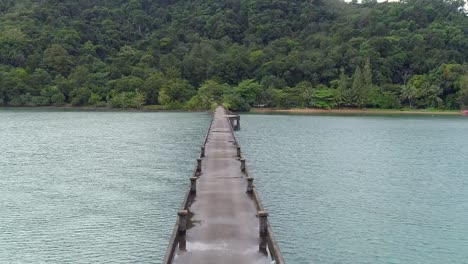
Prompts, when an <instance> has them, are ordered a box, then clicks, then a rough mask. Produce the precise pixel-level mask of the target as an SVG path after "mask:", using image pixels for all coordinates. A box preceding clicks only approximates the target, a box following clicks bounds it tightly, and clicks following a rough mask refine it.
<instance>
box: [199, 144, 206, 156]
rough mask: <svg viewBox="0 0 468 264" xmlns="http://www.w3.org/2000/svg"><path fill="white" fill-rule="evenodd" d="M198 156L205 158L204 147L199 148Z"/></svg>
mask: <svg viewBox="0 0 468 264" xmlns="http://www.w3.org/2000/svg"><path fill="white" fill-rule="evenodd" d="M200 156H201V157H202V158H204V157H205V146H202V147H201V154H200Z"/></svg>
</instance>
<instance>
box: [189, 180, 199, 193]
mask: <svg viewBox="0 0 468 264" xmlns="http://www.w3.org/2000/svg"><path fill="white" fill-rule="evenodd" d="M197 179H198V178H197V177H191V178H190V192H191V193H196V192H197Z"/></svg>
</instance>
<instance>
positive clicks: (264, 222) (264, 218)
mask: <svg viewBox="0 0 468 264" xmlns="http://www.w3.org/2000/svg"><path fill="white" fill-rule="evenodd" d="M258 218H259V219H258V220H259V224H260V236H261V237H265V236H267V234H268V213H267V212H266V211H259V212H258Z"/></svg>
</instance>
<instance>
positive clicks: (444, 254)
mask: <svg viewBox="0 0 468 264" xmlns="http://www.w3.org/2000/svg"><path fill="white" fill-rule="evenodd" d="M209 122H210V116H209V115H208V114H205V113H137V112H135V113H126V112H76V111H67V112H64V111H55V112H54V111H31V110H0V168H1V177H0V212H1V214H0V263H160V262H161V259H162V257H163V255H164V253H165V250H166V246H167V242H168V239H169V236H170V234H171V232H172V228H173V225H174V223H175V218H176V217H175V215H176V212H177V209H178V208H179V206H180V203H181V202H182V199H183V195H184V192H185V190H186V188H187V186H188V177H189V176H190V173H191V171H192V169H193V166H194V164H195V158H196V156H197V155H198V154H199V146H200V145H201V143H202V142H203V140H204V136H205V133H206V130H207V127H208V125H209ZM241 126H242V130H241V131H239V132H237V136H238V139H239V141H240V143H241V145H242V150H243V152H244V156H245V157H246V158H247V163H248V165H249V168H250V170H251V171H252V173H253V176H254V177H255V179H256V180H255V181H256V184H257V188H258V189H259V193H260V196H261V198H262V200H263V204H264V205H265V207H266V208H267V209H268V210H269V212H270V220H271V222H272V224H273V228H274V231H275V235H276V237H277V239H278V241H279V243H280V246H281V249H282V251H283V253H284V256H285V258H286V260H287V263H289V264H299V263H301V264H302V263H304V264H309V263H468V261H467V259H468V162H467V158H468V134H467V133H468V119H467V118H462V117H429V116H424V117H408V116H405V117H397V116H388V117H386V116H378V117H365V116H347V117H340V116H289V115H242V117H241Z"/></svg>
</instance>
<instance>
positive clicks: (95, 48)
mask: <svg viewBox="0 0 468 264" xmlns="http://www.w3.org/2000/svg"><path fill="white" fill-rule="evenodd" d="M464 4H465V3H464V1H460V0H455V1H452V0H401V1H400V2H387V3H377V2H376V1H375V0H374V1H373V0H363V1H362V3H360V4H359V3H356V2H351V3H345V2H343V1H340V0H308V1H304V0H179V1H175V0H125V1H124V0H80V1H76V0H73V1H72V0H40V1H33V0H2V1H0V104H3V105H12V106H22V105H24V106H44V105H64V104H71V105H74V106H84V105H90V106H111V107H124V108H126V107H135V108H138V107H141V106H143V105H157V106H155V107H156V108H163V109H175V108H190V109H207V108H210V107H211V106H212V105H213V104H214V103H215V102H218V103H221V102H222V103H224V104H225V105H227V106H229V107H230V108H231V109H233V110H246V109H249V108H250V107H253V106H267V107H281V108H291V107H318V108H337V107H355V108H363V107H373V108H401V107H410V108H439V109H459V108H463V107H467V106H468V63H467V61H468V60H467V59H468V17H467V15H466V12H465V10H464V9H463V6H464Z"/></svg>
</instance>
